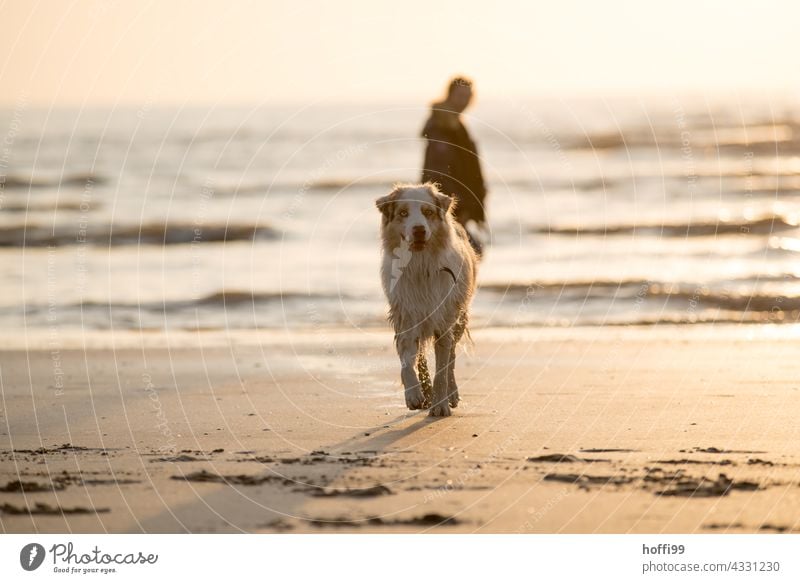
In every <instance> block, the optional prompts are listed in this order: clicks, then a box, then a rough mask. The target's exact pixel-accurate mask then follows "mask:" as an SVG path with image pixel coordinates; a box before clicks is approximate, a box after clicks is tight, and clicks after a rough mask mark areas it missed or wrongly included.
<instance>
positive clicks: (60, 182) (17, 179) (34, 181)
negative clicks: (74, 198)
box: [0, 173, 108, 190]
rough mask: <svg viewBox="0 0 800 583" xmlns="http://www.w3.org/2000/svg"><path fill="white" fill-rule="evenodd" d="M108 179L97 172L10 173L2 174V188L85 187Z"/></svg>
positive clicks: (0, 177) (0, 180) (0, 183)
mask: <svg viewBox="0 0 800 583" xmlns="http://www.w3.org/2000/svg"><path fill="white" fill-rule="evenodd" d="M106 182H108V179H107V178H105V177H102V176H97V175H96V174H92V173H86V174H67V175H65V176H56V177H50V178H44V177H39V176H18V175H13V174H11V175H8V176H0V188H3V189H26V190H31V189H36V188H53V187H66V186H76V187H77V186H80V187H83V188H87V187H92V186H94V185H98V184H105V183H106Z"/></svg>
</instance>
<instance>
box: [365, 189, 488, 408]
mask: <svg viewBox="0 0 800 583" xmlns="http://www.w3.org/2000/svg"><path fill="white" fill-rule="evenodd" d="M376 204H377V206H378V209H379V210H380V211H381V213H382V214H383V220H382V222H381V236H382V238H383V264H382V267H381V279H382V282H383V291H384V292H385V293H386V297H387V299H388V300H389V321H390V322H391V323H392V325H393V326H394V332H395V344H396V346H397V353H398V355H399V356H400V364H401V369H400V376H401V378H402V381H403V386H404V387H405V396H406V406H408V408H409V409H422V408H425V407H430V414H431V415H432V416H435V417H443V416H447V415H450V408H451V407H456V406H457V405H458V401H459V396H458V386H457V385H456V378H455V358H456V345H457V343H458V341H459V340H460V339H461V337H462V335H463V334H464V332H465V331H466V330H467V322H468V316H469V306H470V303H471V301H472V296H473V294H474V293H475V275H476V266H477V258H476V256H475V252H474V251H473V249H472V246H471V245H470V243H469V238H468V237H467V233H466V231H464V228H463V227H462V226H461V225H460V224H458V222H457V221H456V220H455V218H454V217H453V205H454V200H453V198H452V197H450V196H447V195H444V194H442V193H440V192H439V191H438V189H437V188H436V186H435V185H433V184H419V185H397V186H395V188H394V190H393V191H392V192H391V193H390V194H388V195H386V196H384V197H382V198H379V199H378V200H377V201H376ZM431 340H432V341H433V342H434V351H435V354H436V374H435V376H434V380H433V388H432V394H426V393H430V392H431V391H430V390H427V391H426V390H425V389H426V386H425V380H426V378H427V363H426V362H425V354H424V352H425V347H426V346H427V345H428V343H429V342H430V341H431ZM418 372H419V375H418V374H417V373H418ZM420 376H422V377H423V379H422V381H423V382H422V384H421V383H420ZM428 387H430V384H429V381H428Z"/></svg>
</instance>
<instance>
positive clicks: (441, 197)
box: [431, 190, 456, 216]
mask: <svg viewBox="0 0 800 583" xmlns="http://www.w3.org/2000/svg"><path fill="white" fill-rule="evenodd" d="M431 196H433V200H434V201H435V202H436V206H437V207H438V208H439V210H441V211H442V216H444V215H446V214H447V213H448V212H449V211H450V210H451V209H452V208H454V205H455V202H456V199H455V198H453V197H452V196H448V195H446V194H442V193H441V192H439V191H438V190H431Z"/></svg>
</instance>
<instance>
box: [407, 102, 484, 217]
mask: <svg viewBox="0 0 800 583" xmlns="http://www.w3.org/2000/svg"><path fill="white" fill-rule="evenodd" d="M422 136H423V137H424V138H426V139H427V140H428V146H427V148H426V149H425V163H424V165H423V170H422V181H423V182H435V183H436V184H438V185H439V189H440V190H441V191H442V192H443V193H445V194H449V195H451V196H455V198H456V200H457V205H456V212H455V215H456V219H458V221H459V222H460V223H461V224H462V225H463V224H466V223H467V221H469V220H474V221H475V222H477V223H478V224H479V225H482V224H483V223H484V222H486V212H485V209H484V200H485V199H486V186H485V185H484V182H483V174H482V173H481V163H480V159H479V157H478V150H477V148H476V146H475V142H473V141H472V138H470V135H469V132H467V128H465V127H464V124H463V123H461V119H460V117H459V116H458V114H457V113H455V112H452V111H448V110H445V109H441V108H440V104H434V106H433V109H432V111H431V116H430V118H429V119H428V122H427V123H426V124H425V128H424V129H423V130H422Z"/></svg>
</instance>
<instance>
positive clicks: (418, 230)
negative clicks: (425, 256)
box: [411, 225, 425, 239]
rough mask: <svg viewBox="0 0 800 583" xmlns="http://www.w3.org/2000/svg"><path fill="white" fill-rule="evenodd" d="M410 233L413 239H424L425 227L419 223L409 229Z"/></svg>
mask: <svg viewBox="0 0 800 583" xmlns="http://www.w3.org/2000/svg"><path fill="white" fill-rule="evenodd" d="M411 235H412V236H413V237H414V238H415V239H424V238H425V227H423V226H421V225H417V226H415V227H414V228H412V229H411Z"/></svg>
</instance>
